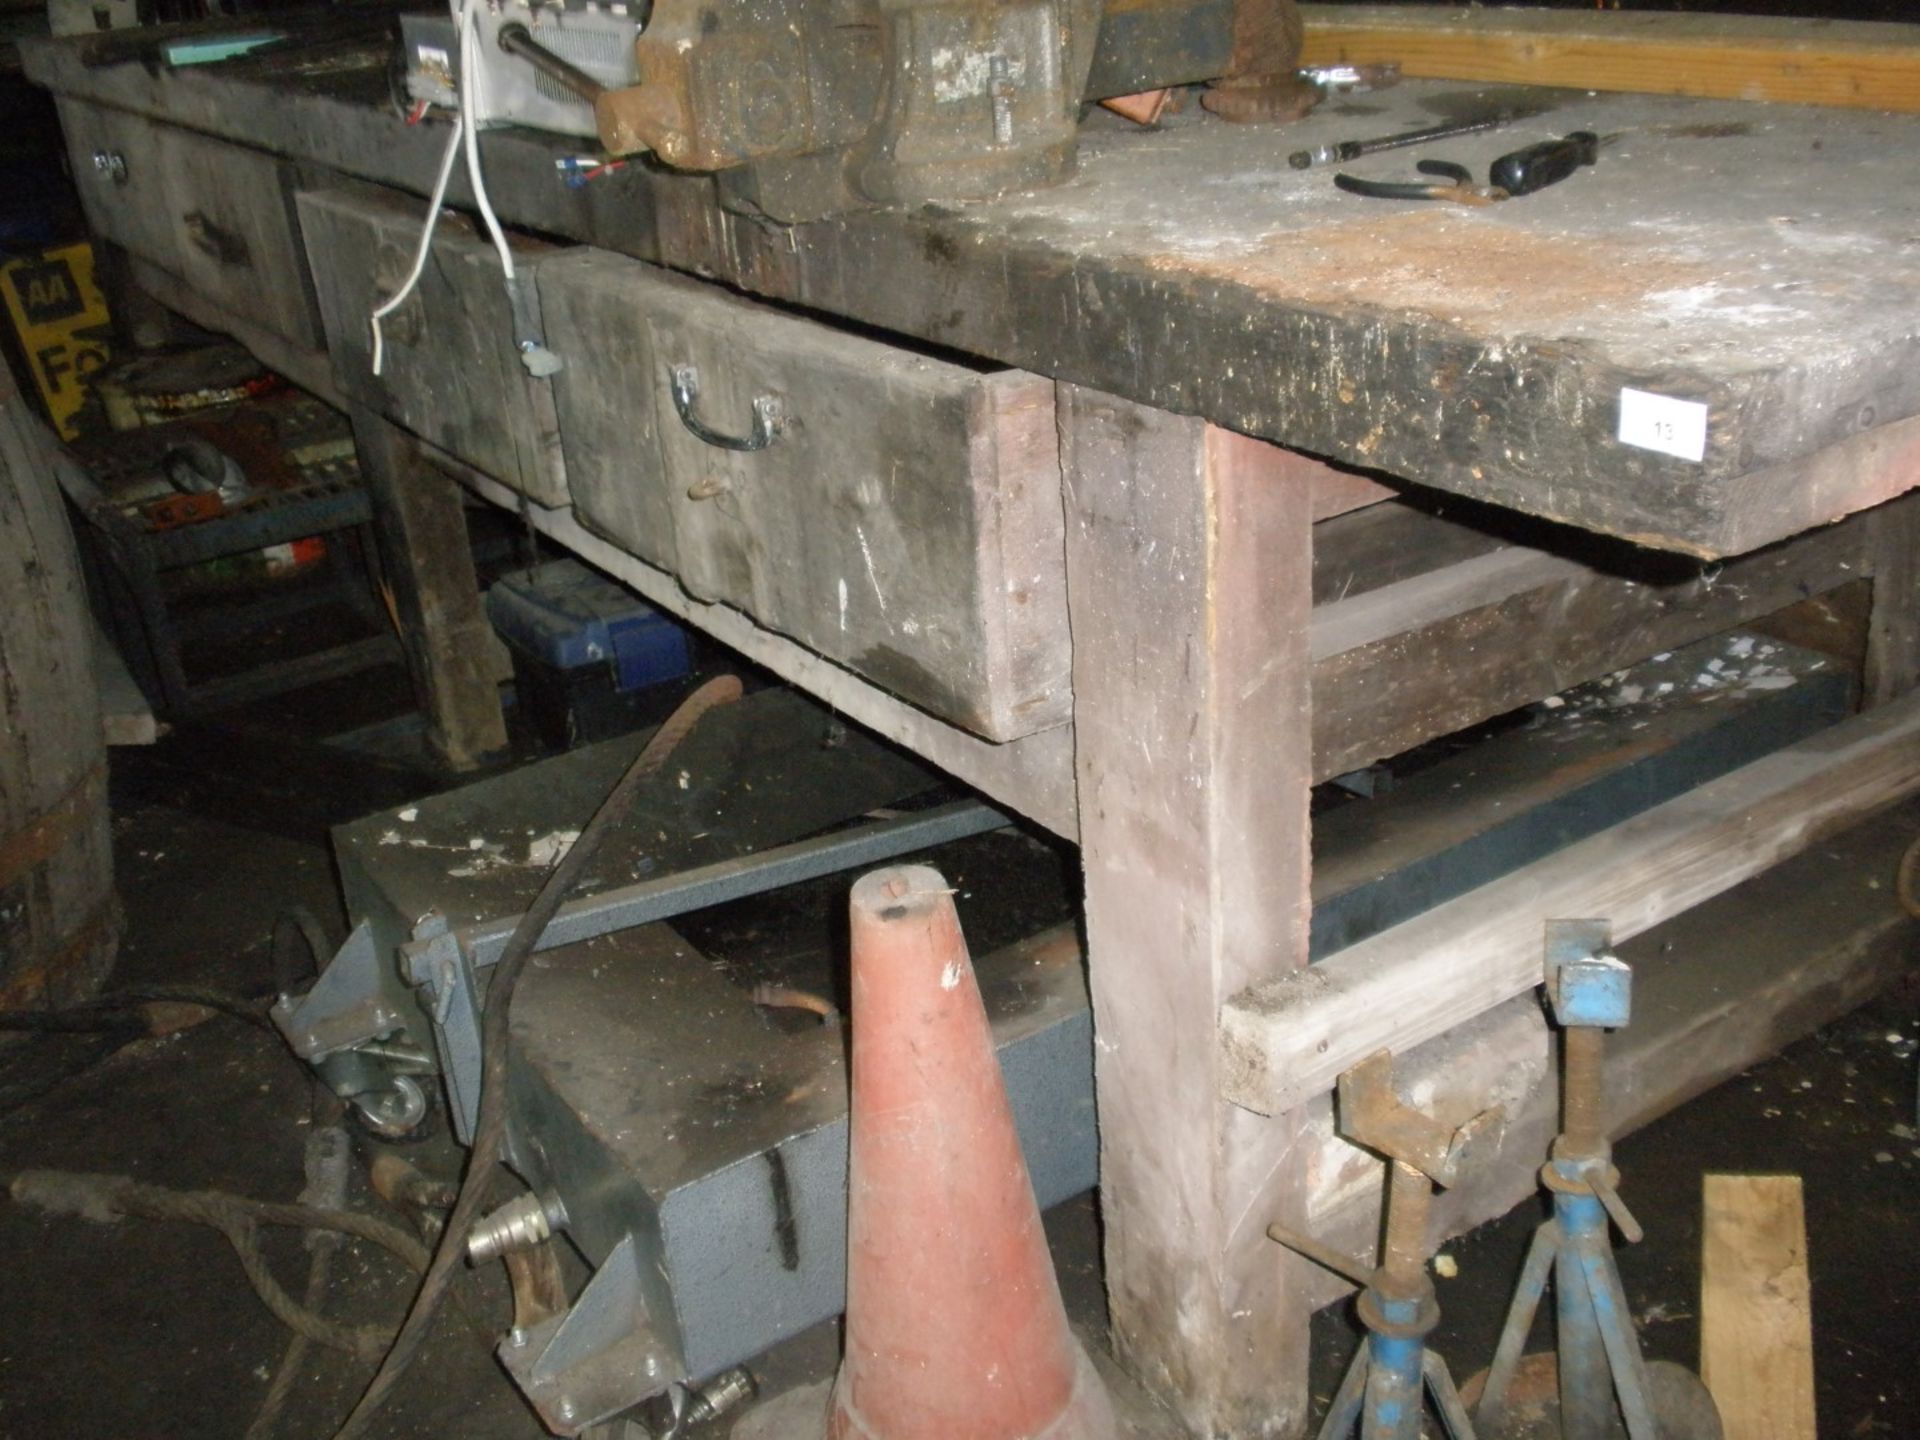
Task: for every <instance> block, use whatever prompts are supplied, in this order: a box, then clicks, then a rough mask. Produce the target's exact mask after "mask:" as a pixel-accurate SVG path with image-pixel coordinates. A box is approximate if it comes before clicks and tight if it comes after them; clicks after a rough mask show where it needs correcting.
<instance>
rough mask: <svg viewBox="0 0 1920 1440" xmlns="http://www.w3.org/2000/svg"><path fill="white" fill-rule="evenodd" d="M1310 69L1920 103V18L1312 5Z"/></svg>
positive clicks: (1901, 105)
mask: <svg viewBox="0 0 1920 1440" xmlns="http://www.w3.org/2000/svg"><path fill="white" fill-rule="evenodd" d="M1300 11H1301V14H1302V16H1303V17H1304V18H1305V20H1306V26H1307V36H1306V48H1305V50H1304V51H1303V53H1302V54H1301V57H1300V60H1301V63H1302V64H1303V65H1329V64H1335V63H1342V62H1344V63H1350V64H1361V65H1365V64H1374V63H1378V62H1381V61H1397V62H1398V63H1399V65H1400V67H1401V72H1402V73H1403V74H1405V75H1408V76H1410V77H1414V76H1417V77H1426V78H1430V79H1436V80H1470V81H1475V82H1479V83H1485V84H1514V85H1565V86H1571V87H1575V88H1578V89H1581V90H1631V91H1640V92H1643V93H1648V94H1656V95H1699V96H1710V97H1717V98H1720V99H1725V100H1771V101H1777V102H1782V103H1788V104H1798V105H1838V106H1846V107H1850V108H1856V109H1865V110H1905V111H1915V110H1920V25H1903V24H1892V23H1864V22H1842V21H1835V20H1800V19H1772V18H1762V17H1759V16H1748V15H1667V14H1623V13H1621V12H1619V11H1613V10H1603V11H1599V12H1597V13H1596V12H1594V11H1592V10H1587V11H1578V10H1540V9H1521V8H1515V9H1506V8H1492V7H1489V8H1485V9H1482V8H1480V7H1478V6H1475V7H1473V8H1471V9H1460V10H1453V9H1449V10H1441V9H1429V8H1427V7H1424V6H1411V5H1393V6H1375V5H1302V6H1301V7H1300Z"/></svg>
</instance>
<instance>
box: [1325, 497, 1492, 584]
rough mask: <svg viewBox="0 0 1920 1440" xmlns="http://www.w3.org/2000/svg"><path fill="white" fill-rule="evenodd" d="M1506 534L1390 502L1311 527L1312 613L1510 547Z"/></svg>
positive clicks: (1404, 503) (1403, 503) (1402, 503)
mask: <svg viewBox="0 0 1920 1440" xmlns="http://www.w3.org/2000/svg"><path fill="white" fill-rule="evenodd" d="M1512 543H1513V542H1512V540H1511V539H1510V538H1509V537H1506V536H1504V535H1497V534H1494V533H1492V532H1491V531H1487V530H1479V529H1475V528H1474V527H1473V526H1471V525H1463V524H1460V523H1459V522H1458V521H1456V520H1453V519H1450V518H1447V517H1444V516H1442V515H1439V514H1434V513H1430V512H1429V511H1427V510H1425V509H1421V508H1418V507H1416V506H1413V505H1410V504H1408V503H1407V502H1406V501H1404V500H1390V501H1388V502H1386V503H1385V504H1381V505H1369V506H1367V507H1366V508H1364V509H1357V510H1354V511H1352V512H1350V513H1342V514H1340V515H1336V516H1334V517H1332V518H1331V519H1326V518H1322V517H1319V516H1317V515H1316V517H1315V523H1314V527H1313V603H1314V606H1315V607H1316V609H1317V608H1318V607H1320V606H1323V605H1331V604H1333V603H1334V602H1335V601H1338V600H1346V599H1350V598H1351V597H1353V596H1355V595H1364V594H1366V593H1367V592H1368V591H1369V590H1378V589H1380V588H1382V587H1383V586H1387V585H1394V584H1397V583H1399V582H1400V581H1402V580H1410V579H1412V578H1413V577H1414V576H1416V575H1424V574H1426V573H1428V572H1429V571H1433V570H1440V569H1444V568H1445V567H1446V566H1448V565H1453V564H1457V563H1458V562H1460V561H1462V560H1471V559H1473V558H1474V557H1475V556H1477V555H1485V554H1487V553H1488V552H1489V551H1492V550H1498V549H1501V548H1502V547H1503V546H1506V545H1509V544H1512Z"/></svg>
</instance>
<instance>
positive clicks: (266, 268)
mask: <svg viewBox="0 0 1920 1440" xmlns="http://www.w3.org/2000/svg"><path fill="white" fill-rule="evenodd" d="M159 154H160V159H161V161H162V163H163V164H164V166H165V169H166V185H167V197H168V204H169V212H168V220H169V224H170V225H171V228H172V230H173V233H174V235H175V236H176V237H177V238H176V242H175V243H176V244H177V246H178V248H179V255H180V265H179V270H180V276H181V278H182V279H184V280H185V281H186V282H187V284H188V285H190V286H191V287H192V288H193V289H195V290H197V291H199V292H200V293H201V294H202V295H204V296H206V297H207V298H208V299H209V300H212V301H213V302H214V303H215V304H218V305H220V306H222V307H223V308H225V309H228V310H231V311H233V312H234V313H235V314H237V315H244V316H246V317H247V318H248V319H250V320H252V321H254V322H255V323H256V324H259V325H262V326H264V327H266V328H267V329H269V330H272V331H273V332H274V333H275V334H277V335H281V336H283V337H285V338H286V339H288V340H291V341H292V342H294V344H296V345H298V346H300V347H301V348H302V349H305V350H314V349H318V348H319V346H320V343H321V336H320V316H319V312H318V310H317V309H316V308H315V305H314V299H313V282H312V281H311V280H310V279H309V278H308V274H307V257H306V252H305V250H303V249H302V248H301V244H300V228H299V223H298V220H297V218H296V217H295V214H294V208H293V196H294V189H295V185H294V171H293V167H292V166H291V165H289V164H288V163H287V162H286V161H284V160H280V159H277V158H275V157H274V156H271V155H266V154H262V153H261V152H260V151H257V150H248V149H245V148H243V147H241V146H238V145H230V144H227V143H225V142H223V141H219V140H210V139H208V138H207V137H206V136H204V135H195V134H193V133H192V132H190V131H187V130H176V129H163V130H161V131H160V143H159Z"/></svg>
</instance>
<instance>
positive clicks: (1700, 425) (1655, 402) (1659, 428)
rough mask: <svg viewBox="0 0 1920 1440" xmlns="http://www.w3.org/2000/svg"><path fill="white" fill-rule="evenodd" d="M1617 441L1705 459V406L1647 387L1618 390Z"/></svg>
mask: <svg viewBox="0 0 1920 1440" xmlns="http://www.w3.org/2000/svg"><path fill="white" fill-rule="evenodd" d="M1620 443H1621V444H1622V445H1637V446H1639V447H1640V448H1641V449H1642V450H1658V451H1659V452H1660V453H1661V454H1662V455H1677V456H1679V457H1680V458H1681V459H1682V460H1693V461H1700V460H1704V459H1706V458H1707V407H1706V406H1705V405H1702V404H1701V403H1700V402H1699V401H1697V400H1676V399H1674V398H1673V396H1671V395H1655V394H1654V393H1653V392H1652V391H1650V390H1631V389H1622V390H1621V391H1620Z"/></svg>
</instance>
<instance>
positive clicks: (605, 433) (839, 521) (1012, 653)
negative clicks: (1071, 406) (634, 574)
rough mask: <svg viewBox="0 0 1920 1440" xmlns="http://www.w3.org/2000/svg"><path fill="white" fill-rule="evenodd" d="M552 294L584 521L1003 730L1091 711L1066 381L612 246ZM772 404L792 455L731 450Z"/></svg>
mask: <svg viewBox="0 0 1920 1440" xmlns="http://www.w3.org/2000/svg"><path fill="white" fill-rule="evenodd" d="M540 293H541V305H542V309H543V312H544V314H545V317H546V324H547V339H548V342H549V343H550V344H551V345H552V346H553V347H554V348H555V349H556V350H557V351H559V352H560V354H561V356H562V357H563V359H564V360H565V361H566V365H565V368H564V369H563V370H562V371H561V373H560V375H559V376H558V377H557V378H556V380H555V399H556V402H557V405H558V410H559V418H560V433H561V438H562V442H563V444H564V447H565V449H566V453H567V470H568V475H569V477H570V479H571V482H572V488H573V497H574V506H575V509H576V512H577V513H578V515H579V517H580V519H581V520H582V521H583V523H586V524H588V525H590V526H592V527H593V528H594V529H596V530H599V531H600V532H602V533H603V534H605V535H606V536H607V537H608V538H609V539H611V540H614V541H615V542H617V543H619V544H621V545H622V546H625V547H626V548H628V549H631V550H632V551H633V552H634V553H636V554H638V555H640V556H642V557H643V558H645V559H647V560H649V561H651V562H652V563H654V564H656V565H660V566H662V567H665V568H668V569H671V570H673V571H674V572H675V573H676V574H678V575H679V577H680V579H681V583H682V584H684V585H685V586H686V587H687V589H688V590H689V591H691V592H692V593H693V594H695V595H697V596H699V597H700V598H702V599H706V600H712V601H719V602H723V603H725V604H728V605H733V606H737V607H738V608H740V609H741V610H744V611H746V612H747V613H748V614H750V615H752V616H753V617H754V618H755V619H756V620H758V621H759V622H760V623H761V624H763V625H766V626H767V627H769V628H770V629H774V630H778V631H780V632H782V633H783V634H787V635H790V636H792V637H793V638H794V639H796V640H798V641H800V642H801V643H803V644H805V645H806V646H808V647H809V648H811V649H813V650H816V651H818V652H819V653H821V654H823V655H826V656H828V657H829V658H831V659H833V660H836V661H838V662H840V663H841V664H843V665H845V666H847V667H848V668H849V669H851V670H853V671H854V672H856V673H857V674H859V675H861V676H863V677H865V678H866V679H868V680H871V681H873V682H874V683H876V684H878V685H880V686H882V687H884V688H886V689H888V690H891V691H892V692H893V693H894V694H896V695H899V696H900V697H901V698H903V699H905V700H909V701H911V702H913V703H914V704H916V705H919V706H920V707H922V708H923V709H926V710H928V711H930V712H932V713H933V714H935V715H937V716H939V717H940V718H942V719H944V720H947V721H950V722H952V723H953V724H956V725H960V726H963V727H965V728H966V729H968V730H971V731H973V732H974V733H976V734H979V735H981V736H984V737H986V738H987V739H990V740H996V741H1005V740H1013V739H1017V738H1019V737H1020V736H1023V735H1028V734H1032V733H1033V732H1035V731H1039V730H1045V729H1048V728H1050V727H1052V726H1055V725H1058V724H1061V723H1063V722H1064V721H1066V720H1067V719H1068V718H1070V715H1071V710H1072V700H1071V692H1070V689H1069V684H1070V680H1069V659H1070V651H1069V647H1068V643H1067V622H1066V599H1065V588H1066V587H1065V564H1064V559H1063V545H1064V540H1063V531H1062V525H1063V521H1062V512H1061V498H1060V460H1059V440H1058V435H1057V433H1056V430H1055V426H1054V409H1053V385H1052V382H1050V381H1048V380H1044V379H1042V378H1040V377H1038V376H1034V375H1028V374H1024V373H1021V372H1017V371H997V372H982V371H978V370H973V369H969V368H967V367H965V366H963V365H958V364H954V363H952V362H950V361H946V360H939V359H933V358H930V357H928V356H925V355H920V354H916V353H913V352H910V351H907V350H904V349H901V348H899V347H896V346H892V345H887V344H883V343H880V342H878V341H874V340H869V339H865V338H862V337H859V336H855V335H850V334H847V333H845V332H843V331H840V330H835V329H831V328H829V327H827V326H825V325H821V324H817V323H815V322H813V321H810V320H805V319H800V318H797V317H795V316H793V315H789V314H786V313H784V312H781V311H778V310H774V309H772V308H769V307H767V306H763V305H757V304H753V303H751V302H749V301H745V300H741V299H738V298H737V297H735V296H733V295H731V294H729V293H727V292H725V291H722V290H720V289H719V288H718V287H716V286H712V285H705V284H701V283H699V282H697V281H693V280H689V279H686V278H684V277H681V276H677V275H672V274H669V273H667V272H666V271H663V270H660V269H657V268H656V267H653V266H649V265H643V264H641V263H639V262H638V261H634V260H628V259H625V258H624V257H621V256H616V255H613V254H610V253H608V252H605V251H599V250H577V251H572V252H569V253H568V254H566V255H563V256H559V257H557V258H555V259H554V260H553V261H552V262H551V263H550V264H548V265H547V266H545V267H544V268H543V269H542V271H541V274H540ZM676 370H683V371H691V373H692V377H693V387H692V388H693V389H694V391H695V395H694V398H693V400H692V402H691V404H690V405H687V406H685V407H682V406H680V405H679V404H678V403H677V401H676V397H675V394H674V388H675V382H674V372H675V371H676ZM756 404H758V405H759V406H760V407H762V408H767V407H770V408H771V411H772V412H777V416H778V420H777V426H776V428H775V429H774V430H773V434H772V439H771V441H770V442H769V443H767V444H765V445H764V447H763V448H758V449H752V450H742V449H729V448H726V447H725V445H724V444H722V443H718V437H722V436H724V437H730V438H733V439H735V440H740V439H746V438H748V437H750V436H751V435H752V433H753V430H754V426H755V424H756V420H755V410H756ZM681 408H686V409H687V410H688V411H689V412H690V413H691V415H692V416H693V419H694V422H695V423H696V424H698V425H703V426H705V427H707V428H708V429H709V430H710V431H711V432H714V433H713V434H712V435H710V436H709V437H707V438H702V436H701V435H699V434H697V433H696V432H695V428H694V426H693V425H690V424H688V423H687V422H685V421H683V419H682V418H681V415H680V413H679V411H680V409H681Z"/></svg>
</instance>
